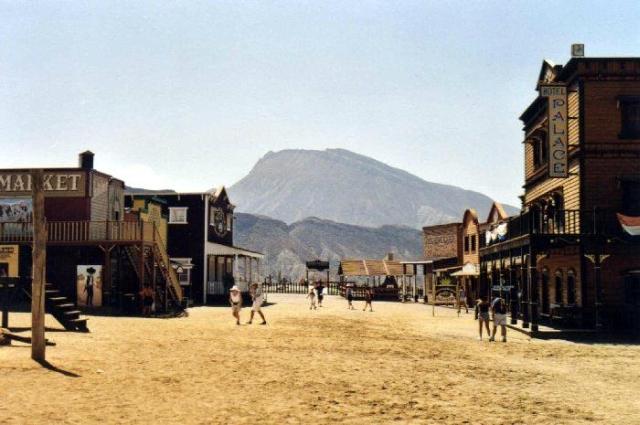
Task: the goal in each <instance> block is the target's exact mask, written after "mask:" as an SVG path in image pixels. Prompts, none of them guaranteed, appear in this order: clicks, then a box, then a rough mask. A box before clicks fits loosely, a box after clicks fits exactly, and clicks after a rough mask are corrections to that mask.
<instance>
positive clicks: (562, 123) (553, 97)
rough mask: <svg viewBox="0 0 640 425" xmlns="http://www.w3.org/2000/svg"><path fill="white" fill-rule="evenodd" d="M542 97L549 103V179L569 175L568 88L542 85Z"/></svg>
mask: <svg viewBox="0 0 640 425" xmlns="http://www.w3.org/2000/svg"><path fill="white" fill-rule="evenodd" d="M540 96H542V97H546V98H547V99H548V101H549V106H548V108H547V110H548V113H549V118H548V122H549V177H560V178H565V177H567V176H568V175H569V170H568V168H569V164H568V159H567V158H568V145H567V143H568V137H567V87H566V86H559V85H546V86H545V85H541V86H540Z"/></svg>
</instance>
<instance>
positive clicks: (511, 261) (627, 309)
mask: <svg viewBox="0 0 640 425" xmlns="http://www.w3.org/2000/svg"><path fill="white" fill-rule="evenodd" d="M536 90H537V92H538V93H537V96H536V98H535V99H534V100H533V102H532V103H531V104H530V105H529V106H528V107H527V108H526V109H525V111H524V113H523V114H522V115H521V116H520V119H521V121H522V122H523V125H524V128H523V130H524V163H525V167H524V168H525V171H524V186H523V188H524V195H523V196H522V212H521V214H520V215H518V216H515V217H512V218H510V219H509V220H507V221H506V223H504V224H503V228H502V229H497V226H495V225H494V226H491V228H490V229H488V230H489V231H493V233H498V234H499V237H498V238H495V239H494V238H492V237H491V234H492V233H485V234H483V235H481V238H480V263H481V276H480V277H481V279H480V280H481V288H482V289H481V290H482V292H483V294H484V295H489V293H490V292H491V291H492V290H495V288H496V286H498V285H499V286H501V287H502V286H505V287H508V288H512V292H511V294H512V295H513V301H514V302H513V304H512V323H515V322H516V320H517V319H520V320H521V321H522V322H521V324H522V326H523V327H525V328H529V327H531V330H532V331H536V330H537V327H538V323H539V322H543V323H545V324H550V325H553V326H559V327H581V328H596V329H602V328H612V329H628V328H631V329H636V330H637V329H639V328H640V237H638V236H633V235H632V234H631V233H632V232H629V231H625V229H624V228H623V227H622V226H621V224H620V219H622V220H625V219H626V220H627V221H628V222H633V221H634V220H636V219H635V218H634V217H637V216H640V58H588V57H573V58H571V59H570V60H569V62H567V64H565V65H554V64H552V63H550V62H548V61H544V62H543V64H542V67H541V70H540V74H539V81H538V83H537V86H536ZM619 214H622V216H620V215H619Z"/></svg>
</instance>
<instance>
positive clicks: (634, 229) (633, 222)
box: [617, 214, 640, 236]
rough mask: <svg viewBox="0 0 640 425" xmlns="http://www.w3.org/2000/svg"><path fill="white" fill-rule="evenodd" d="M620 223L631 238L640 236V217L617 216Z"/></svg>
mask: <svg viewBox="0 0 640 425" xmlns="http://www.w3.org/2000/svg"><path fill="white" fill-rule="evenodd" d="M617 216H618V221H619V222H620V225H621V226H622V228H623V229H624V231H625V232H627V233H628V234H630V235H631V236H640V217H630V216H628V215H622V214H617Z"/></svg>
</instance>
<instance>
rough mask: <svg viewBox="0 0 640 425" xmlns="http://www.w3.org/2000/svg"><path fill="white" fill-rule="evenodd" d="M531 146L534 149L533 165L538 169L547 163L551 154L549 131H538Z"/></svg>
mask: <svg viewBox="0 0 640 425" xmlns="http://www.w3.org/2000/svg"><path fill="white" fill-rule="evenodd" d="M531 147H532V151H533V167H534V168H535V169H537V168H538V167H541V166H542V165H544V164H546V163H547V157H548V156H549V151H548V149H547V133H545V132H544V131H536V132H535V134H534V136H533V137H532V139H531Z"/></svg>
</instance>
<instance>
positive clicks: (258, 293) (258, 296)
mask: <svg viewBox="0 0 640 425" xmlns="http://www.w3.org/2000/svg"><path fill="white" fill-rule="evenodd" d="M249 293H250V294H251V299H252V300H253V305H252V306H251V316H250V317H249V321H248V322H247V325H250V324H251V323H253V316H254V315H255V314H256V313H258V314H259V315H260V317H262V323H260V324H261V325H266V324H267V319H265V318H264V314H263V313H262V303H263V302H264V296H263V295H262V287H260V285H258V284H257V283H256V282H254V283H252V284H251V286H250V288H249Z"/></svg>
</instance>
